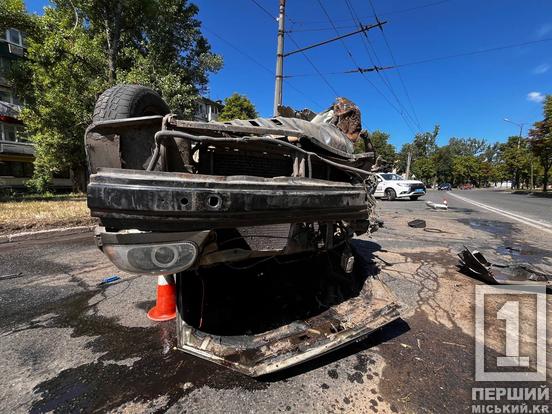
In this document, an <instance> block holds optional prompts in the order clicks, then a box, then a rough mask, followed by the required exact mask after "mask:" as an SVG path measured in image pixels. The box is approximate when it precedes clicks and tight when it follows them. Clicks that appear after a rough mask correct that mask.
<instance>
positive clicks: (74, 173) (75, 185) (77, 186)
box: [71, 165, 86, 193]
mask: <svg viewBox="0 0 552 414" xmlns="http://www.w3.org/2000/svg"><path fill="white" fill-rule="evenodd" d="M71 185H72V191H73V193H84V192H86V170H85V168H84V167H83V166H82V165H80V166H74V167H72V168H71Z"/></svg>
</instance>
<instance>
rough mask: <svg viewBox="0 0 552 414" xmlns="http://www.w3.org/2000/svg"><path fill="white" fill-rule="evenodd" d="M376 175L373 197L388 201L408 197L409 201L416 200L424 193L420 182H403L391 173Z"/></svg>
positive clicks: (424, 190)
mask: <svg viewBox="0 0 552 414" xmlns="http://www.w3.org/2000/svg"><path fill="white" fill-rule="evenodd" d="M376 175H377V177H378V186H377V188H376V191H375V193H374V197H385V198H387V199H388V200H394V199H396V198H406V197H409V198H410V199H411V200H417V199H418V198H419V197H421V196H423V195H425V193H426V187H425V185H424V183H422V182H421V181H417V180H405V179H404V178H402V177H401V176H400V175H398V174H391V173H389V174H385V173H378V174H376Z"/></svg>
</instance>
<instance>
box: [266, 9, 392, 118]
mask: <svg viewBox="0 0 552 414" xmlns="http://www.w3.org/2000/svg"><path fill="white" fill-rule="evenodd" d="M279 2H280V8H279V12H278V48H277V51H276V81H275V86H274V108H273V111H272V112H273V114H274V116H278V115H279V113H278V107H279V106H280V105H282V89H283V88H282V86H283V81H284V58H285V57H288V56H291V55H294V54H296V53H302V52H304V51H305V50H309V49H312V48H315V47H318V46H323V45H327V44H328V43H332V42H335V41H337V40H341V39H344V38H346V37H349V36H353V35H356V34H358V33H365V32H367V31H368V30H370V29H374V28H376V27H379V28H380V29H381V28H382V26H383V25H384V24H386V23H387V21H383V22H382V21H379V20H378V22H377V23H376V24H372V25H363V24H361V25H360V28H359V29H357V30H355V31H353V32H350V33H346V34H344V35H340V36H336V37H333V38H331V39H328V40H324V41H322V42H318V43H315V44H313V45H309V46H305V47H301V48H299V49H297V50H293V51H291V52H288V53H284V34H285V19H286V0H279ZM391 68H392V67H376V66H374V67H373V68H365V69H363V68H356V69H355V70H353V71H351V73H352V72H360V73H364V72H372V71H379V70H385V69H391Z"/></svg>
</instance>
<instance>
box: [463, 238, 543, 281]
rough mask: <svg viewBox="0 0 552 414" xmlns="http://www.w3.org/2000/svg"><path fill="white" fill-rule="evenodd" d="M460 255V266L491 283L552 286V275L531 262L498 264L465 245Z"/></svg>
mask: <svg viewBox="0 0 552 414" xmlns="http://www.w3.org/2000/svg"><path fill="white" fill-rule="evenodd" d="M458 257H459V258H460V268H461V269H462V270H463V271H465V272H467V273H469V274H471V275H474V276H476V277H477V278H479V279H480V280H482V281H484V282H486V283H489V284H500V285H523V284H528V283H529V284H540V285H545V286H546V287H547V288H548V289H550V288H552V275H547V274H545V273H543V272H540V271H538V270H536V269H534V268H533V267H532V266H531V265H529V264H512V265H508V264H498V263H491V262H489V261H488V260H487V259H486V258H485V256H483V254H482V253H481V252H479V251H477V250H473V251H471V250H470V249H469V248H468V247H466V246H464V250H462V251H461V252H460V253H459V254H458Z"/></svg>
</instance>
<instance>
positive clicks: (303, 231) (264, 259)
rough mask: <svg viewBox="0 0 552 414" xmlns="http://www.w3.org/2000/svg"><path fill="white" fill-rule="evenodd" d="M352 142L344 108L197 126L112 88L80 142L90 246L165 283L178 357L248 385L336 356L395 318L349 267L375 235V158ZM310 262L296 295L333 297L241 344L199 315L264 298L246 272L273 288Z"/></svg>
mask: <svg viewBox="0 0 552 414" xmlns="http://www.w3.org/2000/svg"><path fill="white" fill-rule="evenodd" d="M340 99H341V100H340ZM121 102H122V103H121ZM121 105H123V106H122V107H121ZM357 118H358V119H357ZM359 134H360V114H359V112H358V109H357V108H356V106H355V105H354V104H352V103H351V102H350V101H347V100H345V99H342V98H339V99H338V101H337V102H336V104H335V105H334V106H333V107H332V108H331V109H330V110H329V111H326V112H325V113H322V114H320V115H318V116H316V117H315V118H314V119H312V120H306V119H298V118H289V117H273V118H256V119H250V120H234V121H230V122H196V121H188V120H183V119H180V118H179V117H177V116H175V115H174V114H169V113H168V108H166V105H164V103H163V102H162V100H160V98H159V96H158V95H157V94H155V92H153V91H151V90H149V89H147V88H144V87H140V86H137V85H119V86H117V87H114V88H112V89H110V90H108V91H106V92H105V93H104V95H102V96H101V97H100V99H99V101H98V104H97V106H96V112H95V119H94V122H93V124H92V125H90V127H89V128H88V129H87V131H86V137H85V140H86V150H87V158H88V162H89V169H90V172H91V176H90V184H89V186H88V206H89V208H90V210H91V214H92V215H93V216H95V217H98V218H99V219H100V222H101V225H100V226H99V227H98V229H97V231H96V240H97V243H98V246H99V247H100V248H101V249H102V251H103V252H104V253H105V254H106V255H107V256H108V257H109V258H110V260H112V261H113V263H115V264H116V265H117V266H118V267H119V268H120V269H122V270H125V271H128V272H132V273H142V274H152V275H163V274H165V275H166V274H176V275H177V277H176V280H177V292H178V303H179V306H178V307H179V309H178V320H177V330H178V333H179V334H178V341H179V343H178V346H179V348H181V349H183V350H185V351H187V352H189V353H192V354H194V355H197V356H200V357H203V358H206V359H209V360H211V361H213V362H217V363H220V364H223V365H227V366H229V367H232V368H234V369H237V370H239V371H242V372H244V373H246V374H249V375H255V376H257V375H262V374H266V373H269V372H273V371H276V370H279V369H282V368H285V367H288V366H291V365H295V364H297V363H299V362H301V361H304V360H307V359H310V358H313V357H315V356H317V355H320V354H322V353H325V352H328V351H330V350H331V349H335V348H337V347H339V346H343V345H345V344H346V343H348V342H350V341H351V340H355V339H358V338H359V337H362V336H364V335H366V334H367V333H368V332H371V331H372V330H373V329H376V328H378V327H380V326H382V325H384V324H385V323H387V322H389V321H391V320H393V319H396V318H397V317H398V313H397V309H398V305H397V304H396V303H395V300H394V298H393V297H392V295H391V294H390V292H389V291H388V289H386V288H385V286H384V285H383V284H382V282H380V281H379V280H377V279H376V278H373V277H367V276H366V275H365V274H363V271H362V270H359V268H360V267H359V265H358V263H357V264H355V248H354V247H353V245H352V244H351V240H352V238H353V236H354V235H355V234H356V235H360V234H363V233H366V232H370V231H373V230H375V229H376V228H377V221H376V219H375V215H374V207H375V199H374V198H373V195H372V194H373V191H374V189H375V185H376V179H375V176H374V174H373V172H372V171H373V169H374V168H375V154H374V153H373V151H368V152H365V153H362V154H355V153H354V151H353V141H354V140H355V139H358V136H359ZM366 147H367V148H369V149H370V146H369V145H368V146H366ZM309 260H310V261H311V262H312V263H318V265H317V266H319V269H320V271H319V272H318V273H317V274H316V275H309V276H308V277H306V276H305V275H303V279H304V280H301V281H300V282H299V284H302V285H303V291H304V296H305V297H310V296H312V292H310V293H308V292H307V291H309V289H310V290H311V291H313V292H314V291H315V292H318V293H317V294H316V295H315V296H316V297H317V298H319V297H322V296H323V295H322V296H321V294H320V292H322V290H327V289H333V290H334V291H335V289H336V287H335V286H333V285H335V283H337V284H338V286H340V287H339V288H338V289H337V290H338V291H339V292H341V293H340V294H339V295H335V294H334V295H331V296H332V299H331V300H329V301H322V302H324V303H325V304H320V303H322V302H321V300H320V299H318V303H316V302H317V301H314V302H313V303H315V305H314V306H311V309H310V310H309V311H308V312H305V311H304V310H303V311H302V312H295V316H293V315H292V316H288V317H286V318H281V317H276V318H275V320H276V322H275V323H273V324H267V323H266V320H267V319H269V318H268V316H267V317H264V318H262V320H261V319H257V320H256V322H254V323H253V322H252V323H251V326H249V327H247V328H246V327H243V328H244V330H243V332H239V331H232V330H231V331H230V332H225V331H224V329H223V330H220V329H218V328H217V327H218V326H224V324H220V323H217V322H208V323H207V327H209V326H211V327H214V328H213V329H211V330H209V329H208V328H206V327H205V325H204V321H205V320H206V319H208V320H210V321H212V320H213V318H214V316H213V313H212V312H211V313H209V309H211V311H212V310H213V309H217V311H216V312H215V313H217V312H220V311H221V310H222V309H223V308H224V309H226V310H225V313H226V314H232V311H233V310H234V311H235V310H236V309H239V308H240V306H238V305H236V303H238V302H239V301H238V302H236V299H235V298H236V297H238V296H242V295H243V294H244V292H248V293H247V294H248V295H249V297H251V295H256V296H262V294H261V292H260V291H256V290H255V289H254V288H252V286H254V285H258V283H257V282H255V283H253V282H251V280H250V279H249V278H251V277H252V278H253V280H256V279H255V278H256V276H254V275H253V276H252V275H251V274H250V273H247V272H248V271H249V270H251V269H256V270H255V271H256V272H257V273H254V274H258V271H259V269H260V268H261V267H263V266H264V267H265V268H266V267H267V265H268V268H270V269H271V271H267V270H266V269H265V273H266V274H269V273H270V277H269V276H266V279H267V280H266V281H265V282H266V283H268V284H269V285H275V286H278V285H279V284H280V283H279V282H278V280H280V279H281V278H282V275H281V274H280V275H278V272H274V271H273V269H272V268H273V266H272V267H271V264H276V263H275V261H277V264H278V265H279V266H281V267H288V269H289V270H287V271H286V273H287V274H289V273H293V271H297V270H298V269H299V268H301V266H304V263H306V262H307V261H309ZM321 260H322V262H321ZM320 263H325V265H320ZM225 266H226V267H225ZM228 266H231V269H232V272H228V269H229V268H228ZM236 269H238V270H236ZM306 273H309V272H308V270H307V271H306ZM221 275H225V278H224V283H213V280H216V279H217V278H220V277H221ZM198 278H199V279H198ZM297 278H300V275H298V276H297ZM269 279H270V280H269ZM198 280H199V281H200V282H201V283H199V282H198ZM336 280H337V282H336ZM247 281H249V282H251V283H249V282H247ZM292 282H294V283H297V279H294V280H289V283H292ZM207 285H209V286H210V289H209V292H210V296H209V297H208V306H205V293H206V290H205V289H206V288H205V286H207ZM213 286H214V288H213ZM222 286H225V287H224V288H223V287H222ZM238 286H241V288H240V289H237V287H238ZM330 286H333V287H330ZM286 289H287V292H288V294H289V293H290V292H293V291H295V292H297V291H298V289H297V286H296V287H291V286H287V285H286ZM305 289H306V290H305ZM299 290H300V289H299ZM231 291H233V292H234V294H232V295H229V292H231ZM343 292H347V293H343ZM223 293H224V294H223ZM264 293H266V292H264ZM309 295H310V296H309ZM269 296H270V295H269ZM285 296H286V295H284V294H283V293H282V294H281V295H279V296H278V297H279V298H280V297H282V298H283V297H285ZM291 296H293V295H291ZM295 296H297V295H295ZM229 297H231V298H230V299H229ZM270 297H272V296H270ZM336 297H340V298H341V300H336V299H335V298H336ZM199 298H201V300H200V299H199ZM269 299H270V298H267V299H266V300H265V303H266V302H267V301H270V300H269ZM288 299H289V298H288ZM284 302H285V303H288V302H289V301H288V302H286V300H284ZM300 302H301V301H300ZM307 302H308V301H307ZM330 302H331V303H332V305H331V306H329V305H328V303H330ZM232 304H234V305H232ZM198 309H199V311H198ZM251 311H252V310H251V309H249V312H251ZM253 311H254V312H255V310H253ZM198 312H199V314H198ZM274 312H276V313H278V311H277V309H274V310H273V312H272V313H274ZM238 313H239V312H238ZM208 314H210V315H211V316H210V317H207V316H206V315H208ZM280 316H281V315H280ZM236 317H240V316H238V314H236ZM242 317H243V315H242ZM352 321H355V322H354V323H353V322H352ZM259 326H262V327H264V328H263V329H261V330H260V331H259V329H257V328H258V327H259ZM256 327H257V328H256ZM208 331H210V332H208ZM253 331H258V332H256V333H254V334H247V332H253Z"/></svg>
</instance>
